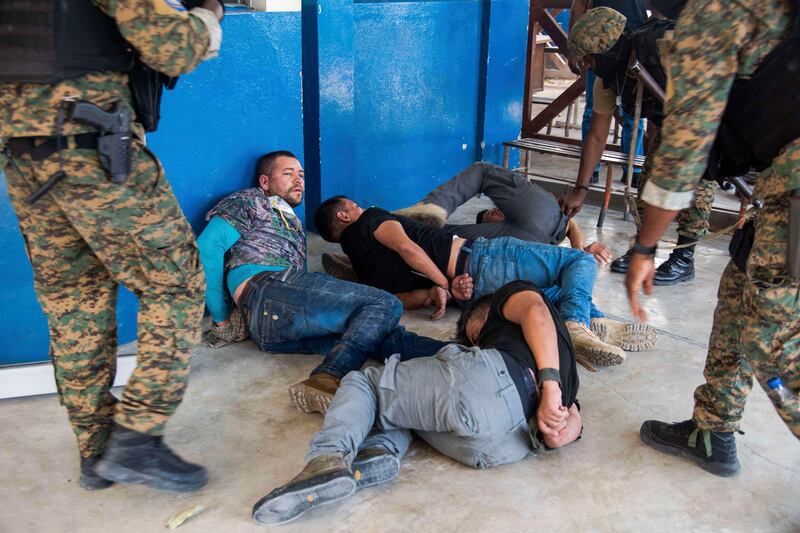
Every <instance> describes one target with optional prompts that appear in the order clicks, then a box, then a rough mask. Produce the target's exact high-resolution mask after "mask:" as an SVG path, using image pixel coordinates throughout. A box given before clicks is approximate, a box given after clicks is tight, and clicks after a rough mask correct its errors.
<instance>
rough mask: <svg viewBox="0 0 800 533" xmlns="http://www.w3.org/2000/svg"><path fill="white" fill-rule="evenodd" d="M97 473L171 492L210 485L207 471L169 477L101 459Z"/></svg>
mask: <svg viewBox="0 0 800 533" xmlns="http://www.w3.org/2000/svg"><path fill="white" fill-rule="evenodd" d="M95 471H96V472H97V473H98V474H99V475H100V476H102V477H104V478H106V479H108V480H110V481H114V482H117V483H125V484H128V485H147V486H148V487H151V488H154V489H158V490H166V491H170V492H194V491H196V490H199V489H201V488H203V487H204V486H205V485H206V483H208V473H207V472H206V470H205V469H201V470H199V471H198V472H197V473H195V474H192V475H180V476H178V475H169V474H166V473H164V472H159V473H154V472H143V471H141V470H136V469H134V468H129V467H126V466H123V465H121V464H118V463H114V462H112V461H109V460H107V459H105V458H104V459H101V460H100V462H99V463H97V466H96V467H95Z"/></svg>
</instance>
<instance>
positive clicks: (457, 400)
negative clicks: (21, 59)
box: [253, 282, 582, 524]
mask: <svg viewBox="0 0 800 533" xmlns="http://www.w3.org/2000/svg"><path fill="white" fill-rule="evenodd" d="M461 323H462V332H463V333H464V334H465V336H466V337H467V338H468V339H470V340H471V341H474V340H476V339H477V340H478V343H483V342H486V343H487V344H491V345H492V347H491V348H484V347H483V346H481V347H473V348H467V347H465V346H461V345H458V344H449V345H447V346H445V347H444V348H442V349H441V350H440V351H439V352H438V353H437V354H436V355H435V356H434V357H422V358H419V359H412V360H410V361H403V362H400V359H399V356H398V355H395V356H392V358H390V359H389V361H388V362H387V363H386V366H384V367H370V368H367V369H365V370H363V371H359V372H350V373H349V374H348V375H347V376H346V377H345V378H344V379H343V380H342V383H341V386H340V387H339V390H338V391H337V393H336V396H335V398H334V400H333V402H332V403H331V406H330V408H329V409H328V412H327V414H326V415H325V421H324V423H323V426H322V430H321V431H320V432H319V433H317V434H316V435H315V436H314V437H313V438H312V439H311V444H310V447H309V451H308V454H307V455H306V466H305V468H304V469H303V470H302V472H300V474H299V475H297V476H296V477H295V478H294V479H292V480H291V481H290V482H288V483H287V484H286V485H283V486H281V487H278V488H276V489H275V490H273V491H272V492H270V493H269V494H267V495H266V496H264V497H263V498H261V499H260V500H259V501H258V502H257V503H256V504H255V506H254V507H253V519H254V520H255V521H256V522H257V523H259V524H280V523H285V522H288V521H290V520H293V519H295V518H297V517H298V516H300V515H301V514H302V513H304V512H305V511H307V510H308V509H310V508H312V507H315V506H318V505H321V504H324V503H330V502H334V501H338V500H341V499H344V498H346V497H348V496H350V495H352V494H353V493H354V492H355V491H356V490H357V489H360V488H364V487H369V486H372V485H377V484H379V483H384V482H387V481H390V480H392V479H394V478H395V477H397V476H398V475H399V473H400V460H401V459H402V457H403V455H404V454H405V452H406V450H407V449H408V446H409V444H410V442H411V430H413V431H414V432H416V433H417V435H419V436H420V437H421V438H422V439H423V440H425V441H426V442H427V443H428V444H430V445H431V446H432V447H433V448H435V449H436V450H438V451H439V452H441V453H443V454H445V455H447V456H448V457H451V458H453V459H455V460H456V461H459V462H461V463H463V464H466V465H468V466H471V467H473V468H478V469H483V468H490V467H493V466H497V465H502V464H510V463H514V462H516V461H519V460H521V459H523V458H525V457H526V456H527V455H528V454H529V453H531V452H532V451H533V452H536V451H538V450H539V449H540V440H539V436H540V437H541V439H542V440H543V441H544V444H545V445H546V446H547V447H549V448H558V447H561V446H564V445H566V444H569V443H571V442H573V441H575V440H576V439H578V437H579V436H580V434H581V429H582V425H581V415H580V413H579V411H578V405H577V403H576V402H575V396H576V395H577V393H578V375H577V370H576V366H575V355H574V351H573V350H572V346H571V343H570V341H569V335H568V333H567V332H566V327H565V326H564V324H563V322H562V321H561V319H560V318H559V316H558V312H557V311H556V310H555V308H554V307H553V306H552V304H550V302H548V301H547V299H546V298H545V297H544V296H542V293H541V291H539V290H538V289H537V288H536V287H535V286H534V285H532V284H531V283H528V282H514V283H511V284H508V285H506V286H504V287H501V288H500V290H499V291H497V293H496V294H495V295H494V296H493V297H492V296H488V297H487V298H484V299H481V300H479V301H478V303H477V304H476V305H475V306H473V307H471V308H470V310H469V311H468V312H466V314H465V316H464V318H463V320H462V321H461ZM529 420H530V422H528V421H529ZM529 424H531V425H530V426H529Z"/></svg>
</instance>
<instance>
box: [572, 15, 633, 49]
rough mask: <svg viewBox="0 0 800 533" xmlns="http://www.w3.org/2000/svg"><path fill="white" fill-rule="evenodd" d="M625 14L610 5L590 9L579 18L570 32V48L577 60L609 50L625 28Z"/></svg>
mask: <svg viewBox="0 0 800 533" xmlns="http://www.w3.org/2000/svg"><path fill="white" fill-rule="evenodd" d="M626 21H627V19H626V18H625V15H623V14H622V13H620V12H619V11H615V10H613V9H611V8H610V7H596V8H594V9H590V10H589V11H587V12H586V14H585V15H583V16H582V17H581V18H579V19H578V22H576V23H575V25H574V26H573V27H572V31H570V32H569V40H568V41H567V43H568V44H569V50H570V52H572V57H573V58H574V59H575V61H576V62H580V61H582V60H583V58H584V57H585V56H587V55H589V54H602V53H603V52H606V51H607V50H609V49H610V48H611V47H612V46H614V44H615V43H616V42H617V39H619V36H620V35H622V32H623V30H625V22H626Z"/></svg>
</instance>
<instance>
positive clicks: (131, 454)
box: [95, 426, 208, 492]
mask: <svg viewBox="0 0 800 533" xmlns="http://www.w3.org/2000/svg"><path fill="white" fill-rule="evenodd" d="M95 471H96V472H97V473H98V474H99V475H101V476H102V477H104V478H106V479H109V480H111V481H116V482H117V483H143V484H145V485H147V486H149V487H153V488H154V489H160V490H171V491H175V492H192V491H195V490H197V489H199V488H201V487H202V486H203V485H205V484H206V483H207V482H208V474H207V473H206V469H205V468H203V467H202V466H200V465H195V464H192V463H188V462H186V461H184V460H183V459H181V458H180V457H178V456H177V455H175V453H174V452H173V451H172V450H170V449H169V447H168V446H167V445H166V444H165V443H164V439H163V437H161V436H155V435H148V434H147V433H139V432H138V431H133V430H132V429H127V428H124V427H122V426H116V427H115V428H114V433H112V434H111V438H110V439H109V441H108V445H107V446H106V451H105V453H104V454H103V457H102V458H101V459H100V461H99V462H98V463H97V465H96V466H95Z"/></svg>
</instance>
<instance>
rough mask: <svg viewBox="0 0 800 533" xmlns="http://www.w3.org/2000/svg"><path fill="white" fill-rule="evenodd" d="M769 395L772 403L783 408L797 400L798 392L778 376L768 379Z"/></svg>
mask: <svg viewBox="0 0 800 533" xmlns="http://www.w3.org/2000/svg"><path fill="white" fill-rule="evenodd" d="M767 395H768V396H769V397H770V399H771V400H772V403H774V404H775V405H779V406H781V407H783V408H787V407H789V405H790V404H791V403H796V402H797V394H795V393H794V392H792V391H791V390H790V389H789V388H788V387H787V386H786V385H784V384H783V380H782V379H781V378H777V377H775V378H772V379H770V380H769V381H767Z"/></svg>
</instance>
